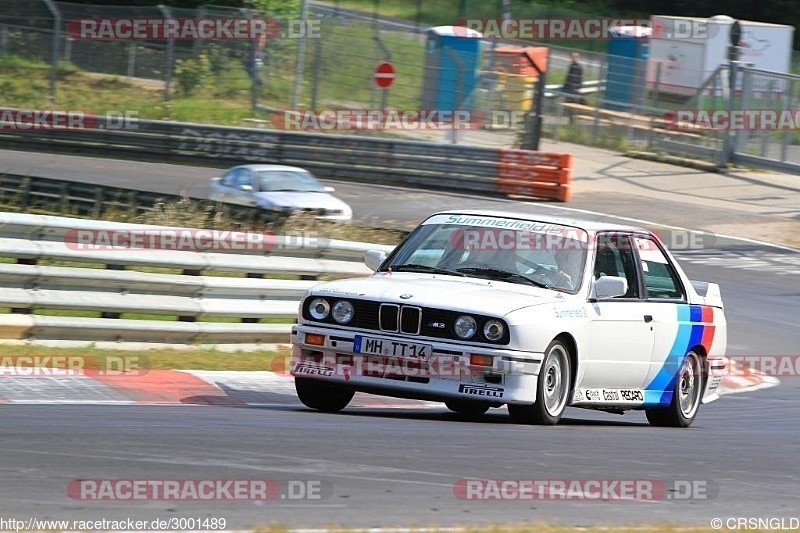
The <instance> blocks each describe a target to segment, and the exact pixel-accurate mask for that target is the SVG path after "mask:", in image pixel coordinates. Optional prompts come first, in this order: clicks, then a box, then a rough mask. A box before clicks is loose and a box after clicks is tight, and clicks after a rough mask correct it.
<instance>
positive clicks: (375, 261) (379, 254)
mask: <svg viewBox="0 0 800 533" xmlns="http://www.w3.org/2000/svg"><path fill="white" fill-rule="evenodd" d="M384 261H386V252H384V251H383V250H367V251H366V252H365V253H364V264H365V265H367V267H369V269H370V270H372V271H373V272H375V271H376V270H378V269H379V268H380V267H381V265H382V264H383V262H384Z"/></svg>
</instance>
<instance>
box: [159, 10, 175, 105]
mask: <svg viewBox="0 0 800 533" xmlns="http://www.w3.org/2000/svg"><path fill="white" fill-rule="evenodd" d="M158 9H159V10H161V14H162V15H163V16H164V18H165V19H171V18H172V15H171V14H170V12H169V8H167V6H165V5H164V4H159V5H158ZM174 63H175V40H174V39H172V38H170V39H169V40H168V41H167V53H166V58H165V59H164V102H169V99H170V92H169V91H170V86H171V85H172V70H173V66H174Z"/></svg>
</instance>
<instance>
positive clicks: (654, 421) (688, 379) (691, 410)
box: [645, 352, 704, 428]
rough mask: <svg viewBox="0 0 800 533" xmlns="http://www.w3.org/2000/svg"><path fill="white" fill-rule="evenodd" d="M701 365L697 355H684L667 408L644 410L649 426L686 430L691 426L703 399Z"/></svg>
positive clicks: (691, 353)
mask: <svg viewBox="0 0 800 533" xmlns="http://www.w3.org/2000/svg"><path fill="white" fill-rule="evenodd" d="M702 365H703V360H702V359H701V358H700V356H699V355H698V354H696V353H695V352H689V353H688V354H686V357H684V358H683V362H682V363H681V368H680V370H679V371H678V376H677V379H676V380H675V387H674V388H673V391H672V401H671V402H670V404H669V407H660V408H656V409H647V410H645V415H646V416H647V421H648V422H650V425H652V426H659V427H674V428H688V427H689V426H691V425H692V422H694V420H695V418H697V412H698V411H699V410H700V401H701V400H702V399H703V388H704V387H703V366H702Z"/></svg>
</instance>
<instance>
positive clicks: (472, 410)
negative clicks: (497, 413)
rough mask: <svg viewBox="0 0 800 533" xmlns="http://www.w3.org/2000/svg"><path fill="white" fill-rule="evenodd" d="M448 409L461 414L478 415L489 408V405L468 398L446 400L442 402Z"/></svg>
mask: <svg viewBox="0 0 800 533" xmlns="http://www.w3.org/2000/svg"><path fill="white" fill-rule="evenodd" d="M444 404H445V405H446V406H447V408H448V409H450V410H451V411H453V412H454V413H458V414H459V415H462V416H467V417H471V416H480V415H482V414H483V413H485V412H486V411H488V410H489V405H488V404H485V403H482V402H475V401H470V400H447V401H446V402H444Z"/></svg>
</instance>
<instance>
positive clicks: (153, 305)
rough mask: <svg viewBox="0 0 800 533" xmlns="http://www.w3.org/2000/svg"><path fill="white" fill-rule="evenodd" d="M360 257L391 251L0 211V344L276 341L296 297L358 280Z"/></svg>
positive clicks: (285, 330)
mask: <svg viewBox="0 0 800 533" xmlns="http://www.w3.org/2000/svg"><path fill="white" fill-rule="evenodd" d="M148 243H149V244H148ZM154 243H155V244H154ZM118 245H119V246H118ZM126 245H127V246H128V247H125V246H126ZM174 248H180V249H174ZM370 249H379V250H384V251H387V252H388V251H391V249H392V247H391V246H385V245H375V244H368V243H361V242H349V241H341V240H329V239H322V238H315V237H309V236H291V235H289V236H272V235H265V234H259V233H237V232H216V233H212V232H211V231H209V230H198V229H192V228H168V227H162V226H152V225H141V224H121V223H114V222H102V221H94V220H82V219H73V218H64V217H55V216H40V215H27V214H17V213H0V257H1V258H3V260H4V261H6V262H3V263H0V307H2V308H6V309H10V310H11V312H10V313H9V312H6V313H3V314H0V341H2V340H5V341H6V342H8V341H17V342H19V341H58V340H63V341H85V342H99V343H107V342H109V341H113V342H125V343H153V345H162V344H204V345H208V344H212V345H214V344H216V345H228V346H230V345H240V344H241V345H242V347H244V346H245V345H251V346H252V345H257V344H273V343H288V341H289V332H290V329H291V319H293V318H294V317H295V316H296V314H297V308H298V305H299V303H300V299H301V298H302V296H303V294H304V293H305V291H306V290H307V289H308V288H309V287H311V286H313V285H314V284H316V283H318V281H317V280H318V279H319V278H320V277H323V278H339V277H351V276H364V275H368V274H369V273H370V272H371V271H370V270H369V269H368V268H367V267H366V266H365V265H364V264H363V262H362V261H363V257H364V252H365V251H367V250H370ZM9 260H13V261H15V262H8V261H9ZM53 263H59V264H58V265H54V264H53ZM129 267H136V268H139V270H128V269H127V268H129ZM270 275H278V276H279V277H277V278H275V277H272V278H270V277H267V276H270ZM292 276H294V277H295V278H299V279H289V278H291V277H292ZM40 310H68V311H75V313H74V314H75V315H87V314H91V315H98V314H99V315H100V316H99V317H98V316H51V315H45V314H41V313H39V311H40ZM70 314H72V313H70ZM131 314H132V315H133V316H131ZM153 315H162V316H164V317H165V318H166V320H157V319H154V316H153ZM175 317H177V320H175ZM207 319H211V320H212V321H208V320H207ZM215 319H216V321H214V320H215ZM220 319H225V321H219V320H220ZM259 319H279V320H278V321H277V322H278V323H263V322H259ZM233 320H236V321H233Z"/></svg>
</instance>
